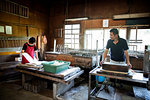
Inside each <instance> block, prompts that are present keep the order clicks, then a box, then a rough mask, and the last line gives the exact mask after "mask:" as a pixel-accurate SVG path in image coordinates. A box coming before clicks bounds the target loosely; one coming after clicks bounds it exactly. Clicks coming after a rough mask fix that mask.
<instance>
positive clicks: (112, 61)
mask: <svg viewBox="0 0 150 100" xmlns="http://www.w3.org/2000/svg"><path fill="white" fill-rule="evenodd" d="M110 62H111V63H115V64H125V61H121V62H119V61H114V60H111V59H110Z"/></svg>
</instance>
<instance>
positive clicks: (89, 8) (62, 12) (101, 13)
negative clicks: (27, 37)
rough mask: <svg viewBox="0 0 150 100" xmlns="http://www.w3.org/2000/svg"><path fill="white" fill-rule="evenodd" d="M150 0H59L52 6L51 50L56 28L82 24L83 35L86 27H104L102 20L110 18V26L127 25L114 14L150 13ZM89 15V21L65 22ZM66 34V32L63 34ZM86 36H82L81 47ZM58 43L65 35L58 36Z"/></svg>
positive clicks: (50, 19)
mask: <svg viewBox="0 0 150 100" xmlns="http://www.w3.org/2000/svg"><path fill="white" fill-rule="evenodd" d="M149 12H150V6H149V3H148V0H142V1H141V0H58V1H55V2H54V3H53V5H52V6H51V7H50V13H49V14H50V16H49V21H50V23H49V36H50V40H49V44H48V45H49V48H48V49H49V50H50V49H52V48H53V41H54V38H55V37H54V30H55V29H57V28H62V29H64V25H65V24H69V23H79V24H81V36H84V30H85V29H91V28H102V20H103V19H109V25H110V26H118V25H125V24H126V20H113V19H112V18H113V15H117V14H130V13H149ZM85 16H86V17H89V20H87V21H79V22H65V21H64V20H65V18H77V17H85ZM63 35H64V34H63ZM83 39H84V37H81V40H80V42H81V41H82V42H81V48H82V47H83V41H84V40H83ZM56 40H57V44H63V43H64V37H62V38H56Z"/></svg>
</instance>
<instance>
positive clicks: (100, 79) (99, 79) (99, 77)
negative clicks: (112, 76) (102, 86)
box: [95, 76, 105, 82]
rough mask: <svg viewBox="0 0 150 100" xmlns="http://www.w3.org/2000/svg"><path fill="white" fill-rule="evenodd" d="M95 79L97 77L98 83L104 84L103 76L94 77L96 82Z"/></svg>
mask: <svg viewBox="0 0 150 100" xmlns="http://www.w3.org/2000/svg"><path fill="white" fill-rule="evenodd" d="M97 77H98V82H104V80H105V77H103V76H95V79H96V80H97Z"/></svg>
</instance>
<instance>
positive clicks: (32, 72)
mask: <svg viewBox="0 0 150 100" xmlns="http://www.w3.org/2000/svg"><path fill="white" fill-rule="evenodd" d="M16 70H17V71H19V72H21V73H22V85H23V84H24V82H25V74H28V75H32V76H36V77H40V78H43V79H48V80H52V81H55V82H60V83H64V84H69V82H70V81H71V80H73V79H75V78H77V77H78V76H80V75H81V74H82V73H83V72H84V71H83V70H81V71H79V72H78V73H76V74H74V75H72V76H70V77H68V76H67V78H66V77H64V76H63V75H60V74H53V73H48V72H44V71H43V70H39V69H34V68H29V67H26V66H23V65H17V67H16Z"/></svg>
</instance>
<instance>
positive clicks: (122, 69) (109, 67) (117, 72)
mask: <svg viewBox="0 0 150 100" xmlns="http://www.w3.org/2000/svg"><path fill="white" fill-rule="evenodd" d="M128 70H129V66H128V65H127V64H114V63H110V62H105V63H103V64H102V70H100V71H98V72H97V73H103V74H107V75H114V76H121V77H131V76H130V75H129V74H128Z"/></svg>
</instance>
